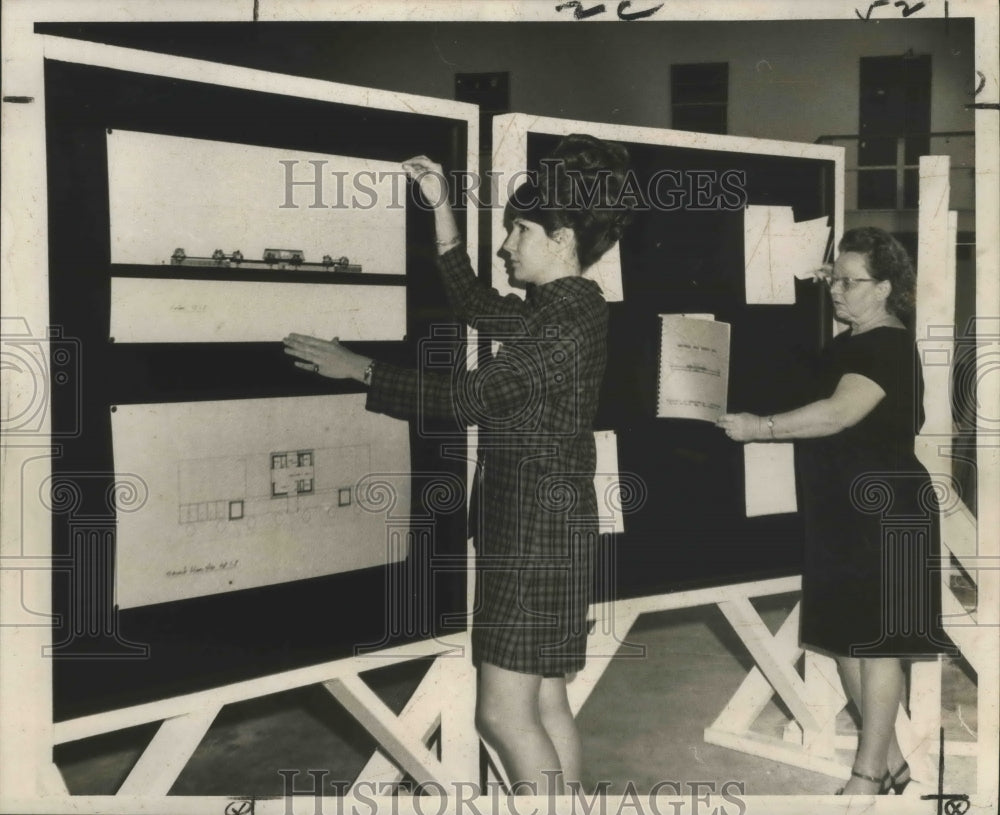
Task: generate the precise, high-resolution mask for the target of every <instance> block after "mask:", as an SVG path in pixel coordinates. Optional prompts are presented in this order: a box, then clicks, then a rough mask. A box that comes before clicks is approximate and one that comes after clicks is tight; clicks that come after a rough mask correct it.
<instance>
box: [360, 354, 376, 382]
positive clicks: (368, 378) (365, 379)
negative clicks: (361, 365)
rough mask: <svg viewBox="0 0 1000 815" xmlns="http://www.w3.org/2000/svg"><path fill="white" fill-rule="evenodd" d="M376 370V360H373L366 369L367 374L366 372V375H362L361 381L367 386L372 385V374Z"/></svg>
mask: <svg viewBox="0 0 1000 815" xmlns="http://www.w3.org/2000/svg"><path fill="white" fill-rule="evenodd" d="M374 370H375V360H374V359H373V360H372V361H371V362H369V363H368V367H367V368H365V372H364V374H362V379H361V381H362V382H364V383H365V384H366V385H371V383H372V372H373V371H374Z"/></svg>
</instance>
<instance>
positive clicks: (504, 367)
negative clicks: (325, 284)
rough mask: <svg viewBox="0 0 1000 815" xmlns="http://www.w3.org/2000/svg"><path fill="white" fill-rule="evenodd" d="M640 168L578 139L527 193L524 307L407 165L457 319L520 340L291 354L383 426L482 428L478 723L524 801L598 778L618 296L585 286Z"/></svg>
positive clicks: (440, 179) (609, 148) (326, 345)
mask: <svg viewBox="0 0 1000 815" xmlns="http://www.w3.org/2000/svg"><path fill="white" fill-rule="evenodd" d="M552 159H554V160H552ZM627 159H628V154H627V152H626V151H625V149H624V148H623V147H620V146H618V145H614V144H610V143H607V142H602V141H599V140H597V139H594V138H592V137H589V136H569V137H567V138H566V139H564V140H563V142H562V143H561V144H560V145H559V147H558V148H557V149H556V151H555V153H554V154H553V156H552V157H551V159H550V160H549V161H547V162H545V163H544V166H545V167H546V172H545V173H542V174H541V175H540V177H539V180H538V182H537V183H531V182H529V183H527V184H524V185H522V186H521V187H519V188H518V189H517V190H516V191H515V193H514V195H513V196H512V197H511V203H510V204H508V207H507V210H506V212H505V224H506V227H507V230H508V235H507V239H506V241H505V242H504V244H503V247H502V249H501V251H500V254H501V256H502V257H504V259H505V262H506V264H507V270H508V273H509V274H510V275H511V277H512V278H513V280H514V281H516V282H517V283H520V284H522V285H523V286H525V287H526V289H527V292H526V297H525V298H524V299H522V298H521V297H519V296H517V295H514V294H511V295H507V296H506V297H503V296H501V295H500V294H498V293H497V292H496V290H494V289H491V288H490V287H488V286H486V285H485V284H483V283H482V282H481V281H480V280H479V279H478V277H477V276H476V274H475V272H474V271H473V269H472V266H471V263H470V261H469V258H468V256H467V254H466V252H465V250H464V248H463V246H462V244H461V238H460V235H459V232H458V227H457V225H456V223H455V218H454V215H453V213H452V210H451V208H450V206H449V205H448V204H447V201H448V188H447V185H446V183H445V181H444V176H443V175H442V172H441V167H440V166H439V165H437V164H434V163H433V162H431V161H430V160H429V159H427V158H425V157H423V156H420V157H417V158H414V159H411V160H410V161H408V162H406V163H405V164H404V165H403V166H404V168H405V169H406V171H407V173H408V174H409V175H410V177H411V178H413V179H414V180H415V181H416V182H417V183H418V184H419V185H420V188H421V192H422V195H423V197H424V199H425V200H426V201H427V202H428V204H430V205H431V206H432V207H433V209H434V218H435V229H436V233H437V245H438V253H439V258H438V262H439V270H440V273H441V277H442V280H443V282H444V286H445V289H446V291H447V294H448V298H449V301H450V303H451V306H452V309H453V310H454V312H455V314H456V315H457V316H459V317H460V318H461V319H462V320H463V321H465V322H467V323H468V324H469V325H470V326H472V327H474V328H476V329H478V330H479V332H480V336H490V337H492V338H493V339H495V340H499V341H501V342H502V345H501V347H500V350H499V352H497V353H496V354H495V356H493V357H492V358H490V359H489V360H487V361H485V362H481V363H480V365H479V366H478V368H477V369H475V370H472V371H465V372H458V373H457V374H456V375H453V374H452V373H451V372H448V373H441V372H429V371H416V370H409V369H405V368H400V367H398V366H394V365H389V364H385V363H382V362H377V361H373V360H371V359H370V358H368V357H364V356H361V355H358V354H354V353H352V352H350V351H348V350H347V349H345V348H343V347H342V346H341V345H340V344H339V343H337V342H336V341H333V342H327V341H324V340H319V339H316V338H312V337H303V336H300V335H292V336H290V337H288V338H287V339H286V341H285V342H286V346H287V348H286V351H287V352H288V353H290V354H292V355H294V356H295V357H297V358H299V359H300V360H302V361H301V362H297V363H296V365H298V366H299V367H302V368H307V369H311V370H313V371H315V372H316V373H319V374H321V375H323V376H330V377H352V378H354V379H357V380H359V381H362V382H364V383H365V384H367V385H368V386H369V394H368V400H367V403H366V406H367V408H368V409H369V410H373V411H378V412H381V413H386V414H389V415H392V416H395V417H398V418H403V419H408V418H413V417H414V416H415V415H417V414H418V413H422V414H423V415H424V416H444V417H449V418H451V417H454V418H457V419H458V420H459V421H460V422H461V423H462V424H465V425H472V424H475V425H477V426H478V428H479V450H478V455H477V459H478V473H479V482H480V483H479V484H478V485H477V488H476V490H477V495H478V500H474V501H473V504H474V505H475V504H478V506H479V512H478V518H475V519H473V520H472V522H473V524H474V525H475V528H476V533H477V534H476V547H477V554H476V559H477V563H476V569H477V585H476V590H477V591H476V595H477V597H476V608H475V610H474V616H473V626H472V652H473V653H472V658H473V661H474V663H475V664H476V666H477V669H478V688H477V702H476V724H477V727H478V729H479V730H480V733H481V734H482V736H483V737H484V738H485V739H486V740H487V741H488V742H489V743H490V744H491V745H492V746H493V747H494V748H495V749H496V750H497V752H498V754H499V756H500V759H501V761H502V763H503V765H504V768H505V769H506V771H507V774H508V776H509V778H510V781H511V782H512V784H514V785H515V789H514V791H515V792H526V793H531V792H536V791H537V792H538V793H539V794H541V793H545V792H552V793H556V794H561V793H562V792H563V791H564V789H565V783H566V782H573V781H579V779H580V777H581V767H580V764H581V748H580V740H579V735H578V733H577V729H576V723H575V721H574V719H573V715H572V712H571V710H570V707H569V702H568V698H567V693H566V681H567V676H568V675H571V674H573V673H574V672H576V671H578V670H579V669H580V668H581V667H582V666H583V664H584V660H585V656H586V637H587V626H586V614H587V608H588V605H589V602H590V594H591V586H592V583H593V548H594V546H595V544H596V540H597V535H598V512H597V499H596V495H595V492H594V484H593V478H594V472H595V467H596V451H595V443H594V435H593V431H594V428H593V421H594V415H595V413H596V409H597V397H598V392H599V389H600V385H601V381H602V378H603V376H604V368H605V361H606V356H607V348H606V338H607V319H608V308H607V304H606V302H605V300H604V297H603V295H602V293H601V290H600V287H599V286H598V285H597V284H596V283H595V282H594V281H592V280H590V279H588V278H584V277H582V276H581V275H582V272H583V271H585V270H586V269H587V268H588V267H589V266H590V265H592V264H593V263H594V262H596V261H597V259H598V258H600V257H601V256H602V255H603V254H604V253H605V252H606V251H607V250H608V249H609V248H611V246H613V245H614V244H615V242H616V241H617V240H618V238H619V237H620V235H621V232H622V229H623V227H624V225H625V223H626V221H627V219H628V216H627V213H626V212H625V211H624V210H623V209H621V208H620V207H618V206H617V205H616V200H617V197H618V196H619V195H620V194H621V190H622V185H623V183H624V180H625V171H626V162H627ZM595 191H596V192H597V194H596V195H595V194H594V193H595Z"/></svg>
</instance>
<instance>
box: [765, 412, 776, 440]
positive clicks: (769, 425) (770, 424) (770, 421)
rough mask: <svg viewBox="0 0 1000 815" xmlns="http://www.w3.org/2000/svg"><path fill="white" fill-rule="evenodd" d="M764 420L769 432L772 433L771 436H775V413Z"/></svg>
mask: <svg viewBox="0 0 1000 815" xmlns="http://www.w3.org/2000/svg"><path fill="white" fill-rule="evenodd" d="M764 421H766V422H767V429H768V432H769V433H770V434H771V438H772V439H773V438H774V415H773V414H772V415H771V416H768V417H767V418H766V419H765V420H764Z"/></svg>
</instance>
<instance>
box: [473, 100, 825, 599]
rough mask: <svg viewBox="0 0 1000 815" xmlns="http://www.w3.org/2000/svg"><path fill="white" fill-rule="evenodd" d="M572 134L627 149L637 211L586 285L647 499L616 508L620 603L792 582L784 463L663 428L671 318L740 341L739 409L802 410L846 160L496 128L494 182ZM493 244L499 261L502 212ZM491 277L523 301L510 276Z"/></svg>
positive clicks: (766, 148)
mask: <svg viewBox="0 0 1000 815" xmlns="http://www.w3.org/2000/svg"><path fill="white" fill-rule="evenodd" d="M571 133H587V134H591V135H594V136H597V137H599V138H604V139H611V140H614V141H618V142H620V143H622V144H624V145H625V146H626V147H627V148H628V150H629V153H630V156H631V161H632V172H633V175H632V179H633V180H632V182H631V190H630V192H631V193H633V197H634V199H635V200H634V201H633V203H635V204H636V208H635V212H634V216H633V221H632V223H631V225H630V226H629V227H628V228H627V229H626V231H625V234H624V235H623V237H622V239H621V241H620V243H619V245H618V246H616V247H613V248H612V249H611V250H610V251H609V252H608V253H607V255H605V257H604V259H603V260H602V262H601V263H600V264H599V265H598V266H597V267H595V268H594V269H592V270H591V271H590V272H589V274H591V275H592V276H594V277H595V279H597V280H598V282H599V283H601V284H602V286H603V287H604V289H605V296H606V299H607V300H608V301H609V308H610V324H609V354H608V360H609V362H608V370H607V375H606V377H605V382H604V386H603V391H602V396H601V402H600V407H599V410H598V417H597V426H598V429H601V430H613V431H614V433H615V435H616V438H617V443H618V466H619V468H620V472H621V474H622V476H623V479H625V478H627V480H628V482H629V483H631V484H638V485H641V486H640V487H639V488H637V489H633V490H632V491H631V492H632V495H631V496H630V498H634V499H635V500H631V501H630V500H626V501H624V502H623V503H624V506H623V520H624V531H623V532H620V533H618V534H616V536H615V543H614V549H615V557H616V576H615V580H614V581H613V586H612V588H610V589H609V591H611V592H613V593H614V594H615V595H616V596H617V597H619V598H621V597H631V596H641V595H649V594H659V593H664V592H668V591H673V590H677V589H680V588H685V587H692V586H707V585H721V584H725V583H727V582H729V583H731V582H737V581H745V580H748V579H754V578H757V577H760V578H764V577H773V576H781V575H787V574H796V573H798V571H799V570H800V563H801V551H802V548H801V547H802V528H801V520H800V518H799V516H798V515H797V514H796V513H795V512H793V511H788V510H789V509H794V507H795V495H794V476H793V474H791V462H792V456H791V455H790V454H789V451H788V450H786V451H785V452H784V454H782V455H779V456H774V455H772V456H767V457H761V456H755V455H754V451H753V450H750V451H749V453H748V450H747V449H746V448H744V446H743V445H738V444H734V443H733V442H731V441H729V440H728V439H727V438H726V437H725V435H724V434H723V433H722V432H721V431H720V430H718V429H717V428H716V427H715V426H714V424H712V423H711V422H710V421H701V420H695V419H688V418H659V417H658V416H657V404H658V399H659V392H658V383H659V381H660V367H661V350H662V349H661V338H662V332H661V323H662V316H661V315H664V314H690V315H699V316H703V317H704V316H708V317H710V318H714V319H715V320H717V321H719V322H721V323H726V324H728V325H729V327H730V329H729V330H730V358H729V360H728V364H729V387H728V405H727V409H728V410H729V411H731V412H739V411H750V412H753V413H758V414H765V415H766V414H768V413H773V412H779V411H781V410H785V409H789V408H791V407H794V406H797V405H798V404H801V403H802V402H803V401H805V400H806V399H808V398H809V395H810V393H811V382H812V380H813V362H814V360H815V357H816V355H817V353H818V352H819V351H820V349H821V348H822V346H823V344H824V342H825V341H826V339H827V338H828V337H829V334H830V331H831V325H832V315H831V313H830V310H829V305H828V301H827V294H826V291H825V288H824V287H823V286H822V285H821V284H819V283H817V282H816V281H814V280H813V278H812V276H811V274H809V272H810V271H811V269H810V267H809V264H810V263H812V267H811V268H812V269H815V268H816V267H817V266H819V264H820V263H821V262H822V261H823V259H824V255H828V253H829V251H830V247H831V246H832V244H833V242H834V240H835V239H836V238H839V234H840V231H841V223H842V215H843V189H842V183H843V181H842V179H843V153H842V150H841V149H840V148H834V147H827V146H818V145H803V144H791V143H783V142H775V141H767V140H761V139H749V138H739V137H732V136H714V135H710V134H705V133H686V132H681V131H671V130H659V129H651V128H639V127H622V126H616V125H608V124H599V123H594V122H581V121H570V120H563V119H554V118H543V117H535V116H530V117H529V116H524V115H520V114H511V115H507V116H499V117H497V118H496V119H495V120H494V137H493V138H494V144H498V145H502V147H501V149H500V150H499V152H498V154H497V156H496V162H495V167H494V172H495V174H496V177H497V178H499V179H501V182H502V181H503V180H504V179H516V178H518V177H519V176H518V174H519V173H523V171H525V170H526V169H527V170H531V169H537V168H538V166H539V162H540V161H541V159H542V158H543V157H545V156H546V155H548V154H549V153H550V152H551V151H552V150H553V149H554V147H555V146H556V144H558V142H559V140H560V138H561V137H562V136H565V135H568V134H571ZM521 177H523V176H521ZM500 188H501V195H504V194H507V195H509V194H510V192H511V190H510V189H509V188H508V186H504V184H503V183H501V185H500ZM503 200H506V198H505V197H504V198H503ZM493 230H494V232H493V240H494V248H495V249H499V245H500V242H502V240H503V235H504V231H503V222H502V212H499V211H498V212H497V213H495V214H494V220H493ZM772 256H773V259H772ZM779 258H780V262H779ZM795 259H798V260H797V261H795ZM790 261H791V262H790ZM796 262H797V264H798V265H796ZM803 263H804V264H806V265H805V266H804V267H803V268H799V266H801V265H802V264H803ZM492 274H493V281H494V285H496V286H497V287H498V288H499V289H501V290H504V291H512V290H513V289H511V287H510V286H509V285H508V281H507V279H506V275H505V273H504V269H503V265H502V261H501V260H499V259H498V261H497V263H496V264H495V265H494V268H493V272H492ZM748 455H749V458H745V456H748ZM768 468H778V469H779V470H780V472H775V473H774V474H773V475H774V476H776V477H775V478H774V479H773V480H770V483H772V484H773V485H775V487H776V488H779V487H783V488H784V489H785V490H786V492H787V491H792V493H791V495H790V496H788V495H785V496H782V498H781V499H780V500H779V499H777V498H776V497H775V496H767V500H762V496H761V495H760V494H759V492H755V491H754V490H753V487H754V484H753V481H754V480H755V479H754V477H753V472H754V470H755V469H759V471H760V472H761V473H764V474H767V473H768ZM748 471H750V473H751V476H750V477H749V478H748V476H747V473H748ZM779 476H780V477H779ZM748 482H749V483H748ZM748 486H749V487H750V490H749V491H748V489H747V488H748ZM789 498H790V500H789ZM602 585H607V581H604V582H603V583H602Z"/></svg>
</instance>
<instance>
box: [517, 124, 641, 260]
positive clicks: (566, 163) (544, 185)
mask: <svg viewBox="0 0 1000 815" xmlns="http://www.w3.org/2000/svg"><path fill="white" fill-rule="evenodd" d="M628 164H629V155H628V150H626V149H625V147H623V146H622V145H620V144H616V143H614V142H607V141H602V140H601V139H596V138H594V137H593V136H587V135H582V134H573V135H571V136H566V137H565V138H564V139H563V140H562V141H561V142H560V143H559V145H558V146H557V147H556V149H555V150H554V151H553V152H552V154H551V155H550V156H548V157H547V158H545V159H543V160H542V162H541V169H540V170H539V171H538V173H537V178H536V179H534V180H532V181H528V182H526V183H524V184H522V185H521V186H519V187H518V188H517V189H516V190H515V191H514V193H513V195H511V197H510V199H509V201H508V202H507V207H506V209H505V210H504V223H505V225H506V226H508V227H509V226H510V224H511V223H512V222H513V221H514V219H515V218H523V219H524V220H527V221H532V222H534V223H537V224H539V225H541V226H542V228H543V229H544V230H545V234H547V235H549V236H551V235H552V234H553V233H555V232H556V231H557V230H559V229H563V228H568V229H572V230H573V234H574V235H575V236H576V256H577V260H578V261H579V263H580V268H581V270H585V269H587V268H588V267H590V266H592V265H593V264H594V263H596V262H597V261H598V260H599V259H600V257H601V256H602V255H603V254H604V253H605V252H607V251H608V249H610V248H611V247H612V246H614V245H615V243H616V242H617V241H618V239H619V238H620V237H621V235H622V232H623V230H624V229H625V227H626V225H627V224H628V223H629V221H630V220H631V206H630V205H629V204H628V203H627V202H626V201H625V199H627V198H628V196H627V195H623V194H622V192H623V190H624V188H625V182H626V178H627V175H628Z"/></svg>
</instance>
